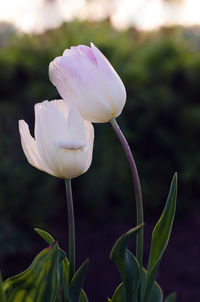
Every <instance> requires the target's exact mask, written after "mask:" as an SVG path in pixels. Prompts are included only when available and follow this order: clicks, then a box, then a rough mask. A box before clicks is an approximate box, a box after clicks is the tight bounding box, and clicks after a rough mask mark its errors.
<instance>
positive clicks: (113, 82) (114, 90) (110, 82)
mask: <svg viewBox="0 0 200 302" xmlns="http://www.w3.org/2000/svg"><path fill="white" fill-rule="evenodd" d="M90 44H91V50H92V51H93V54H94V56H95V58H96V60H97V63H98V71H99V73H100V76H101V77H102V79H103V81H104V83H105V87H106V89H107V91H108V93H109V95H110V99H111V100H112V102H113V104H114V105H113V106H114V108H115V114H114V116H113V117H117V116H118V115H119V114H120V113H121V111H122V109H123V107H124V105H125V102H126V89H125V87H124V84H123V82H122V80H121V79H120V77H119V75H118V74H117V72H116V71H115V69H114V68H113V66H112V65H111V64H110V62H109V61H108V59H107V58H106V57H105V56H104V55H103V54H102V52H101V51H100V50H99V49H98V48H97V47H96V46H95V45H94V44H93V43H90Z"/></svg>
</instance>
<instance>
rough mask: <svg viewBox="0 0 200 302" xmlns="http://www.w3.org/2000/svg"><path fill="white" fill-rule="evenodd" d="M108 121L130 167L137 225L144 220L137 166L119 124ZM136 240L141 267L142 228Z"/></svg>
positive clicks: (113, 120) (114, 121)
mask: <svg viewBox="0 0 200 302" xmlns="http://www.w3.org/2000/svg"><path fill="white" fill-rule="evenodd" d="M110 123H111V125H112V127H113V129H114V130H115V132H116V134H117V136H118V138H119V140H120V142H121V145H122V147H123V149H124V152H125V154H126V157H127V159H128V162H129V165H130V168H131V173H132V178H133V184H134V190H135V200H136V212H137V225H139V224H142V223H143V222H144V214H143V202H142V190H141V185H140V179H139V175H138V171H137V167H136V164H135V160H134V158H133V154H132V152H131V149H130V147H129V145H128V142H127V140H126V138H125V136H124V134H123V133H122V131H121V129H120V128H119V125H118V123H117V121H116V119H112V120H111V121H110ZM136 241H137V242H136V243H137V244H136V257H137V259H138V262H139V264H140V267H141V268H142V264H143V228H142V229H141V230H140V231H139V232H138V234H137V239H136Z"/></svg>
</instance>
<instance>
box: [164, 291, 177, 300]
mask: <svg viewBox="0 0 200 302" xmlns="http://www.w3.org/2000/svg"><path fill="white" fill-rule="evenodd" d="M165 302H176V293H172V294H170V295H169V296H168V297H167V298H166V299H165Z"/></svg>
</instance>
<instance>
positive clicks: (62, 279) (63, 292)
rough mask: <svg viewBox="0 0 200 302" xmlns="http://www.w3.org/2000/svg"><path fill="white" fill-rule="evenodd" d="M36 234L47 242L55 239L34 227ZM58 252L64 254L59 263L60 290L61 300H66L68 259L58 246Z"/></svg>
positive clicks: (49, 242) (50, 242) (51, 242)
mask: <svg viewBox="0 0 200 302" xmlns="http://www.w3.org/2000/svg"><path fill="white" fill-rule="evenodd" d="M34 230H35V231H36V232H37V234H38V235H39V236H40V237H41V238H42V239H43V240H44V241H45V242H46V243H48V244H53V243H54V242H55V239H54V238H53V237H52V236H51V235H50V234H49V233H47V232H46V231H44V230H41V229H38V228H35V229H34ZM59 252H60V254H61V257H62V255H64V258H63V261H62V262H61V263H60V276H61V277H60V282H61V284H60V287H61V289H60V291H61V295H62V300H63V301H62V302H67V296H68V286H69V284H68V283H69V261H68V259H67V257H66V256H65V253H64V251H63V250H62V249H61V248H60V247H59Z"/></svg>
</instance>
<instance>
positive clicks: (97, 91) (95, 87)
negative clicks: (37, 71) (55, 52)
mask: <svg viewBox="0 0 200 302" xmlns="http://www.w3.org/2000/svg"><path fill="white" fill-rule="evenodd" d="M49 76H50V80H51V82H52V83H53V84H54V85H55V86H56V88H57V90H58V92H59V93H60V95H61V96H62V98H63V99H64V100H70V101H71V102H73V103H74V104H75V105H76V106H77V108H78V110H79V111H80V113H81V115H82V116H83V118H84V119H86V120H89V121H92V122H107V121H109V120H110V119H111V118H112V117H113V115H114V114H115V112H114V111H115V107H114V102H113V100H112V99H111V98H110V95H109V93H108V91H107V86H106V85H105V82H104V81H103V79H102V77H101V75H100V74H99V72H98V69H97V66H96V64H94V63H93V62H92V61H91V60H90V59H89V58H88V57H87V56H86V55H85V54H83V55H81V56H80V58H78V59H77V58H76V59H75V58H73V57H71V56H63V57H58V58H56V59H55V60H54V61H53V62H51V64H50V66H49Z"/></svg>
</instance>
